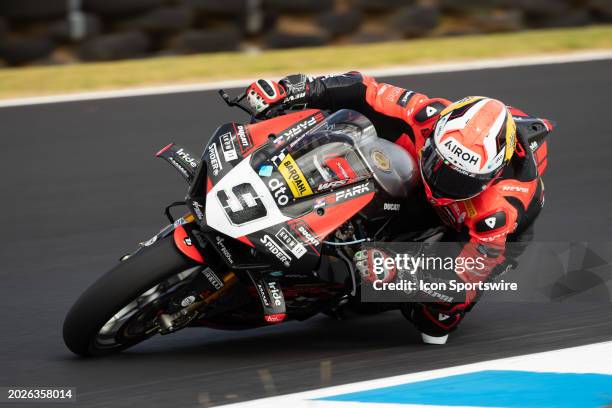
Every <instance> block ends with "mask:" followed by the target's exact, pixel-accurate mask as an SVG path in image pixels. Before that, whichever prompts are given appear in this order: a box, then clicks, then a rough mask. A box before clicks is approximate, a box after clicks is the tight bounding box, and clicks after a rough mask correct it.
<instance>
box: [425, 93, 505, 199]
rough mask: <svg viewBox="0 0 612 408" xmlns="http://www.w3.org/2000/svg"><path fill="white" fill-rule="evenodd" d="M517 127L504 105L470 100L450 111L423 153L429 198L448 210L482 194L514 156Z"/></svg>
mask: <svg viewBox="0 0 612 408" xmlns="http://www.w3.org/2000/svg"><path fill="white" fill-rule="evenodd" d="M515 145H516V125H515V123H514V119H512V114H510V111H509V110H508V108H507V107H506V105H504V104H503V103H502V102H500V101H498V100H496V99H491V98H485V97H483V96H470V97H467V98H464V99H461V100H459V101H457V102H455V103H452V104H451V105H449V106H447V107H446V108H445V109H444V110H442V112H440V117H439V118H438V121H437V122H436V125H435V127H434V130H433V134H432V135H431V136H430V137H428V138H427V140H426V141H425V144H424V146H423V149H422V150H421V158H420V163H419V164H420V169H421V177H422V179H423V184H424V185H425V193H426V195H427V199H428V200H429V201H430V202H431V203H432V204H434V205H447V204H450V203H452V202H454V201H458V200H466V199H468V198H471V197H474V196H476V195H478V194H480V193H481V192H482V191H483V190H485V189H486V188H487V187H489V186H490V185H491V184H492V183H493V182H494V181H495V179H496V178H497V177H499V175H500V174H501V172H502V170H503V169H504V166H505V165H506V164H508V162H509V161H510V159H511V158H512V154H513V153H514V148H515Z"/></svg>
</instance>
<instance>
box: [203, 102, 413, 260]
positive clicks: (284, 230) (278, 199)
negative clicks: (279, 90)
mask: <svg viewBox="0 0 612 408" xmlns="http://www.w3.org/2000/svg"><path fill="white" fill-rule="evenodd" d="M220 129H221V130H223V128H220ZM228 138H229V141H230V142H231V141H232V139H231V132H230V135H229V136H226V132H220V131H218V132H217V137H216V139H215V138H214V139H213V140H211V142H210V143H209V145H208V147H207V150H206V151H205V154H204V155H203V161H204V162H206V163H207V166H208V167H207V169H208V172H209V174H210V177H209V180H210V181H209V182H208V188H207V190H208V191H207V193H206V198H205V211H200V212H201V213H202V214H201V215H202V217H204V218H205V219H203V221H204V222H205V224H206V225H207V226H208V227H210V228H212V229H214V230H216V231H218V232H220V233H222V234H223V235H226V236H229V237H231V238H234V239H237V240H240V241H242V242H243V243H246V244H248V245H250V246H252V247H254V248H256V249H257V250H258V251H260V252H262V253H265V254H267V255H268V257H269V258H271V259H272V260H273V261H274V262H275V263H276V264H277V265H278V266H279V267H282V268H292V269H294V270H295V269H299V270H304V271H310V270H312V269H313V268H314V267H315V265H316V264H317V262H318V258H319V256H320V253H321V246H322V241H323V240H324V239H326V238H327V235H329V234H330V233H331V232H333V231H334V230H335V229H337V228H338V227H339V226H340V225H341V224H342V223H344V222H345V221H347V220H348V219H350V218H351V217H352V216H354V215H355V214H356V213H357V212H359V211H360V210H361V209H362V208H363V207H365V206H366V205H367V204H368V203H369V202H370V201H371V200H372V198H373V197H374V195H375V193H376V190H377V185H378V183H377V182H376V181H380V180H381V178H385V177H388V175H389V174H394V171H395V170H394V169H393V168H392V167H391V163H392V162H393V161H394V160H395V159H394V158H393V157H392V156H393V154H395V153H394V152H393V149H390V148H389V146H388V144H390V143H389V142H386V141H384V140H382V139H379V138H378V137H377V136H376V132H375V130H374V128H373V126H372V124H371V123H370V122H369V121H368V120H367V119H366V118H365V117H364V116H363V115H361V114H359V113H357V112H354V111H350V110H342V111H339V112H336V113H335V114H333V115H331V116H329V117H328V118H326V119H325V120H323V121H322V122H320V123H318V124H315V125H314V126H312V127H311V128H310V129H309V130H307V131H305V132H303V133H302V134H301V135H298V136H292V137H282V138H275V137H271V138H270V140H269V141H268V142H267V143H265V144H263V145H261V146H260V147H258V148H256V149H254V150H252V151H251V152H249V154H247V155H246V156H245V157H244V158H242V157H241V154H240V153H239V152H238V151H237V150H236V143H235V139H234V145H233V146H234V147H233V150H232V146H230V143H227V141H228ZM234 152H235V153H234ZM400 167H401V166H400ZM198 204H199V203H198ZM198 218H200V215H198Z"/></svg>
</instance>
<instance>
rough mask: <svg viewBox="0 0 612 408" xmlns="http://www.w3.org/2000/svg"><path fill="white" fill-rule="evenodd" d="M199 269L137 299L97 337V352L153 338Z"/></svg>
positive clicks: (118, 313) (161, 283)
mask: <svg viewBox="0 0 612 408" xmlns="http://www.w3.org/2000/svg"><path fill="white" fill-rule="evenodd" d="M199 270H200V267H193V268H190V269H187V270H185V271H182V272H179V273H177V274H176V275H173V276H171V277H169V278H167V279H165V280H163V281H162V282H160V283H158V284H156V285H154V286H153V287H152V288H150V289H148V290H146V291H145V292H143V293H142V294H141V295H139V296H138V297H137V298H136V299H134V300H133V301H131V302H130V303H129V304H127V305H126V306H124V307H123V308H122V309H121V310H119V311H118V312H117V313H115V314H114V315H113V316H112V317H111V318H110V319H109V320H108V321H107V322H106V323H105V324H104V325H103V326H102V327H101V328H100V330H99V331H98V333H97V334H96V337H95V338H94V346H95V348H97V349H112V348H116V347H122V346H124V345H126V344H133V343H138V342H140V341H142V340H144V339H146V338H148V337H151V336H153V335H154V334H155V333H156V332H157V330H156V328H157V326H156V325H155V324H154V323H153V321H154V320H155V317H156V316H157V311H158V310H160V308H161V307H163V306H164V305H165V304H167V301H168V300H169V298H171V297H172V295H173V294H174V293H175V292H176V291H177V290H179V289H180V288H182V287H184V286H185V284H187V283H188V282H189V281H190V280H191V279H192V278H193V277H194V276H195V275H196V274H197V272H198V271H199Z"/></svg>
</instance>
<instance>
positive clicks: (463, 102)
mask: <svg viewBox="0 0 612 408" xmlns="http://www.w3.org/2000/svg"><path fill="white" fill-rule="evenodd" d="M484 98H485V97H484V96H468V97H466V98H463V99H461V100H459V101H457V102H454V103H451V104H450V105H448V106H447V107H446V108H444V110H443V111H442V112H440V116H444V115H446V114H447V113H449V112H451V111H453V110H455V109H459V108H461V107H463V106H465V105H469V104H471V103H474V102H477V101H479V100H481V99H484Z"/></svg>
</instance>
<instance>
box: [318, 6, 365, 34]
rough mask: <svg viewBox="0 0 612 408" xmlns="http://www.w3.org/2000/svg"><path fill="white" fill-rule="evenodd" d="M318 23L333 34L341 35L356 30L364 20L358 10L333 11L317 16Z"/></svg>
mask: <svg viewBox="0 0 612 408" xmlns="http://www.w3.org/2000/svg"><path fill="white" fill-rule="evenodd" d="M316 21H317V25H318V26H319V27H321V28H322V29H324V30H325V31H327V32H328V33H329V34H330V35H332V36H339V35H345V34H349V33H352V32H353V31H356V30H357V29H358V28H359V26H360V25H361V23H362V21H363V16H362V14H361V13H360V12H359V11H358V10H346V11H331V12H328V13H324V14H321V15H320V16H319V17H317V20H316Z"/></svg>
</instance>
